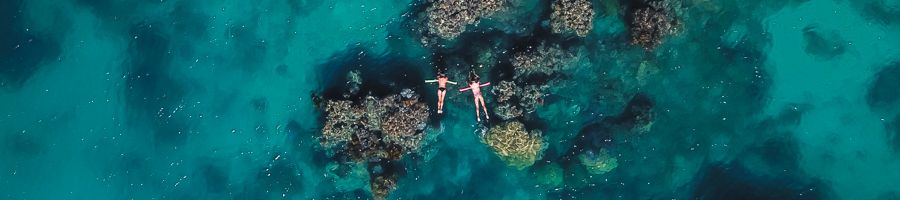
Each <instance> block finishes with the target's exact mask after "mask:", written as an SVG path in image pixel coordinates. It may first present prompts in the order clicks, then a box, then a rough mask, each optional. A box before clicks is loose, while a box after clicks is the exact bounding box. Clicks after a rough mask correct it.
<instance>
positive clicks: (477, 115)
mask: <svg viewBox="0 0 900 200" xmlns="http://www.w3.org/2000/svg"><path fill="white" fill-rule="evenodd" d="M474 100H475V118H476V119H478V121H479V122H480V121H481V114H479V113H478V97H477V96H476V97H475V99H474Z"/></svg>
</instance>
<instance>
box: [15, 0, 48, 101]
mask: <svg viewBox="0 0 900 200" xmlns="http://www.w3.org/2000/svg"><path fill="white" fill-rule="evenodd" d="M22 3H23V1H21V0H9V1H0V27H3V28H0V36H2V37H0V88H18V87H21V86H22V85H23V84H24V83H25V81H27V80H28V79H29V78H31V77H32V76H33V75H34V74H35V73H36V72H37V71H38V69H40V67H41V65H42V64H43V63H44V62H46V61H47V60H48V59H55V58H57V57H58V56H59V54H60V52H61V48H60V45H59V43H58V42H57V41H55V40H54V39H52V38H48V37H45V36H43V35H40V34H37V33H35V32H34V31H29V30H28V28H27V27H23V26H21V24H20V23H21V22H20V20H21V19H22V15H21V14H22V13H21V10H20V8H21V6H22Z"/></svg>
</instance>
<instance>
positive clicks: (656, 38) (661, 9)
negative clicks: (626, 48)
mask: <svg viewBox="0 0 900 200" xmlns="http://www.w3.org/2000/svg"><path fill="white" fill-rule="evenodd" d="M678 7H680V4H679V3H677V1H668V0H661V1H652V2H650V3H649V6H648V7H644V8H639V9H635V10H634V12H632V13H631V23H630V31H631V43H632V44H636V45H640V46H641V47H643V48H644V49H648V50H652V49H654V48H656V46H658V45H659V44H661V43H662V40H663V39H664V38H665V37H666V36H668V35H670V34H673V33H675V32H676V31H677V25H678V22H677V20H676V19H677V17H676V15H675V13H676V12H677V11H676V8H678Z"/></svg>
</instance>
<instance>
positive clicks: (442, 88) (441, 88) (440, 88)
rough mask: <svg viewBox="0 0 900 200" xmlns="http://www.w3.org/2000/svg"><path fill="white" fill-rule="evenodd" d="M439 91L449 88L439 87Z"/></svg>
mask: <svg viewBox="0 0 900 200" xmlns="http://www.w3.org/2000/svg"><path fill="white" fill-rule="evenodd" d="M438 91H441V92H443V91H447V88H446V87H439V88H438Z"/></svg>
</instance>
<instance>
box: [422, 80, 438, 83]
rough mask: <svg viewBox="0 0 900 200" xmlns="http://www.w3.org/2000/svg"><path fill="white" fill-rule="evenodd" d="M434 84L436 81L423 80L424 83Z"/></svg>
mask: <svg viewBox="0 0 900 200" xmlns="http://www.w3.org/2000/svg"><path fill="white" fill-rule="evenodd" d="M434 82H437V80H425V83H434Z"/></svg>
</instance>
